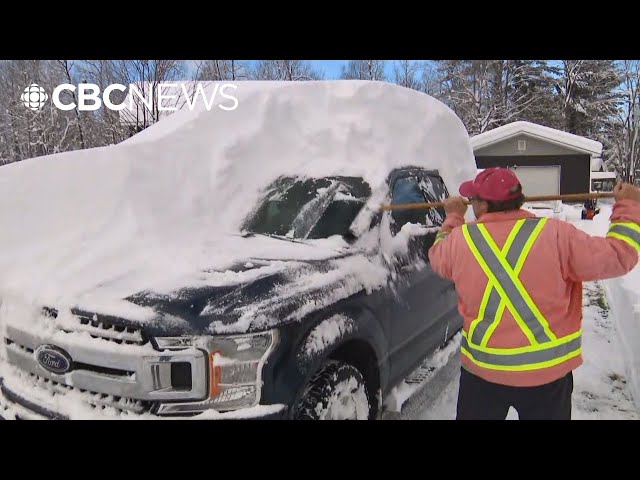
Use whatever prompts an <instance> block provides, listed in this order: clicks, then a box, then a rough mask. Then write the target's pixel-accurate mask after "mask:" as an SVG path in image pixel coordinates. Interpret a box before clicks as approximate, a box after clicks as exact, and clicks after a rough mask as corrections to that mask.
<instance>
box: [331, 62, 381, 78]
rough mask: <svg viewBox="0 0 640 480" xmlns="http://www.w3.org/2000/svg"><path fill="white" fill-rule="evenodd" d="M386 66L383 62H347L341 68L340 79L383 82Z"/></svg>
mask: <svg viewBox="0 0 640 480" xmlns="http://www.w3.org/2000/svg"><path fill="white" fill-rule="evenodd" d="M386 64H387V62H386V61H385V60H349V63H348V64H347V65H344V66H343V67H342V75H341V78H343V79H351V80H380V81H384V80H386V75H385V72H384V70H385V67H386Z"/></svg>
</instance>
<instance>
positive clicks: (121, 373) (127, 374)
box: [4, 338, 135, 378]
mask: <svg viewBox="0 0 640 480" xmlns="http://www.w3.org/2000/svg"><path fill="white" fill-rule="evenodd" d="M4 343H5V345H6V346H7V347H9V348H14V349H16V350H21V351H23V352H26V353H30V354H33V353H34V350H33V349H32V348H29V347H26V346H24V345H20V344H19V343H18V342H15V341H13V340H10V339H8V338H5V339H4ZM72 369H73V370H85V371H89V372H94V373H99V374H101V375H109V376H112V377H124V378H132V377H133V376H134V374H135V372H132V371H129V370H119V369H117V368H108V367H102V366H100V365H90V364H88V363H80V362H73V367H72Z"/></svg>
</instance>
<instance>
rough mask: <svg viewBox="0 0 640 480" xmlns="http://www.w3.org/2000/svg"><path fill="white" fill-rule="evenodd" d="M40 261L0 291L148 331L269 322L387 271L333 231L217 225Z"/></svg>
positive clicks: (216, 329) (204, 330)
mask: <svg viewBox="0 0 640 480" xmlns="http://www.w3.org/2000/svg"><path fill="white" fill-rule="evenodd" d="M160 252H162V254H160ZM194 252H199V255H194ZM79 256H80V257H81V255H79ZM158 259H163V260H158ZM43 267H46V268H41V269H40V272H39V275H40V280H39V281H38V282H34V281H33V279H32V278H29V279H25V282H24V284H21V283H20V281H19V280H20V276H19V275H18V274H17V272H15V274H14V275H11V276H9V277H8V278H11V279H12V280H13V281H12V282H11V283H8V282H6V281H5V283H4V288H3V290H2V293H0V295H3V296H5V298H9V297H13V298H14V299H15V298H18V297H19V298H20V299H21V300H22V301H26V302H28V303H29V304H31V305H42V306H47V307H49V308H54V309H56V310H64V309H70V310H74V311H77V310H80V311H82V312H84V313H91V314H97V315H106V316H109V317H111V318H112V319H113V318H116V319H117V318H120V319H122V320H124V321H126V322H127V323H130V322H137V323H140V324H142V325H141V326H143V327H144V328H145V330H147V331H148V332H149V333H150V334H153V335H184V334H193V335H196V334H219V333H244V332H248V331H255V330H262V329H267V328H272V327H275V326H278V325H281V324H283V323H286V322H290V321H295V320H299V319H301V318H302V317H303V316H304V315H306V314H308V313H311V312H312V311H314V310H316V309H318V308H321V307H322V306H323V305H326V304H328V303H331V302H334V301H337V300H339V299H340V298H345V297H347V296H350V295H353V294H355V293H357V292H360V291H362V290H363V289H365V288H367V289H372V288H377V287H380V286H382V285H383V284H384V282H385V281H386V278H387V270H386V269H385V268H384V266H383V265H382V264H381V263H380V262H379V260H378V258H377V257H376V256H375V255H374V256H371V255H369V254H367V253H366V252H364V251H362V250H359V249H358V248H354V247H350V246H349V245H348V244H347V243H346V242H345V241H344V240H342V239H339V238H337V237H336V238H331V239H327V240H318V241H312V242H299V241H294V240H288V239H282V238H272V237H267V236H263V235H255V236H251V237H243V236H241V235H224V236H219V237H218V238H216V239H212V240H210V241H208V242H205V243H203V244H202V245H200V246H199V248H197V249H194V248H193V245H189V248H184V249H182V250H181V249H180V248H179V246H178V245H168V244H166V245H164V246H158V247H155V248H151V246H150V245H146V248H140V246H137V247H136V248H134V249H132V246H128V249H127V250H126V251H124V250H123V251H121V252H117V251H111V250H109V251H104V252H103V254H102V255H99V256H96V255H95V251H94V255H92V256H91V259H90V260H89V259H87V261H86V262H80V261H79V260H78V255H76V257H75V258H73V257H72V258H68V259H67V263H66V264H62V263H58V262H56V263H54V264H46V262H45V265H43ZM27 280H28V281H27ZM36 285H37V286H38V287H39V288H34V286H36Z"/></svg>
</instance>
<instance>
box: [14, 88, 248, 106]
mask: <svg viewBox="0 0 640 480" xmlns="http://www.w3.org/2000/svg"><path fill="white" fill-rule="evenodd" d="M207 83H209V82H207ZM192 87H193V86H188V85H187V84H185V83H184V82H182V83H180V82H178V83H174V82H160V83H158V84H157V85H156V86H155V87H154V89H153V90H152V91H150V92H149V95H147V94H146V93H145V91H144V88H143V89H142V91H141V90H140V87H139V86H138V85H136V84H130V85H129V86H128V87H127V86H126V85H122V84H119V83H113V84H111V85H109V86H107V87H106V88H105V89H104V91H103V92H101V90H100V87H99V86H98V85H96V84H93V83H81V84H79V85H77V86H76V85H72V84H70V83H63V84H60V85H58V86H57V87H55V88H54V89H53V92H52V93H51V100H52V101H53V105H54V106H55V107H56V108H57V109H58V110H63V111H68V110H73V109H77V110H80V111H87V110H98V109H99V108H100V107H101V106H102V105H104V106H105V107H107V108H108V109H109V110H123V109H125V108H128V109H129V110H130V111H136V110H137V109H138V107H139V105H140V104H144V106H145V107H146V108H147V109H148V110H149V111H151V110H154V109H155V108H157V109H158V111H175V110H178V109H180V108H181V106H178V102H177V100H178V99H180V98H182V100H183V105H184V104H185V103H186V104H187V105H188V107H189V110H191V111H193V109H194V108H195V106H196V104H197V103H198V97H200V96H201V97H202V100H203V102H204V105H205V107H206V109H207V110H211V108H212V107H213V106H214V105H215V106H216V107H218V108H220V109H222V110H235V109H236V108H237V107H238V98H237V97H235V96H233V95H229V94H228V93H226V92H225V89H228V88H232V89H234V90H235V89H237V88H238V86H237V85H234V84H230V83H224V84H222V85H220V84H219V83H217V82H216V83H214V84H213V85H211V87H212V88H210V87H209V86H208V87H207V90H206V91H205V88H204V87H203V85H202V83H201V82H197V87H196V88H195V90H194V89H193V88H192ZM65 90H66V91H69V92H72V93H74V101H73V102H70V103H63V102H62V100H61V99H60V95H61V93H62V92H63V91H65ZM114 90H119V91H120V92H123V93H125V92H127V90H128V91H129V93H128V94H127V95H126V98H125V100H124V101H123V102H122V103H119V104H114V103H113V102H112V101H111V98H110V95H111V93H112V92H113V91H114ZM76 91H77V98H76V94H75V92H76ZM208 96H209V97H208ZM217 96H220V97H223V98H225V99H228V100H231V101H232V102H233V103H234V104H233V105H232V106H226V105H224V104H222V102H219V101H218V102H216V97H217ZM136 99H137V100H136ZM172 99H173V100H174V102H171V101H170V100H172ZM20 100H21V101H22V103H23V104H24V106H25V107H26V108H28V109H30V110H33V111H38V110H41V109H42V108H43V107H44V106H45V104H46V102H47V100H49V95H47V92H45V90H44V88H42V87H41V86H40V85H38V84H37V83H32V84H31V85H29V86H28V87H27V88H25V89H24V92H23V93H22V95H20ZM76 100H77V103H76ZM127 100H128V102H127ZM127 103H128V104H127Z"/></svg>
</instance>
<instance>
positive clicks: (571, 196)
mask: <svg viewBox="0 0 640 480" xmlns="http://www.w3.org/2000/svg"><path fill="white" fill-rule="evenodd" d="M589 198H614V194H613V193H612V192H598V193H567V194H564V195H538V196H532V197H524V201H525V202H544V201H549V200H586V199H589ZM464 203H465V204H467V205H471V201H470V200H465V202H464ZM443 206H444V202H418V203H395V204H392V205H390V204H385V205H382V210H416V209H422V208H433V207H443Z"/></svg>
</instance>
